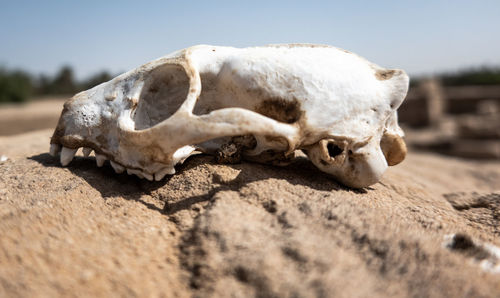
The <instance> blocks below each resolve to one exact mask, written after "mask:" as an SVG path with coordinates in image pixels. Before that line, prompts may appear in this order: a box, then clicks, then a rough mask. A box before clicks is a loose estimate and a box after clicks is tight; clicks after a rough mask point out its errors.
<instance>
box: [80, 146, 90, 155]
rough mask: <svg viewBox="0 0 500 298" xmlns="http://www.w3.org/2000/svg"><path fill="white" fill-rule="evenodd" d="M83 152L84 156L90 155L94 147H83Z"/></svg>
mask: <svg viewBox="0 0 500 298" xmlns="http://www.w3.org/2000/svg"><path fill="white" fill-rule="evenodd" d="M82 152H83V156H85V157H89V155H90V153H92V149H91V148H87V147H83V149H82Z"/></svg>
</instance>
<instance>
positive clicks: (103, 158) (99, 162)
mask: <svg viewBox="0 0 500 298" xmlns="http://www.w3.org/2000/svg"><path fill="white" fill-rule="evenodd" d="M106 159H107V158H106V156H105V155H102V154H96V155H95V161H96V164H97V166H98V167H102V166H103V165H104V162H105V161H106Z"/></svg>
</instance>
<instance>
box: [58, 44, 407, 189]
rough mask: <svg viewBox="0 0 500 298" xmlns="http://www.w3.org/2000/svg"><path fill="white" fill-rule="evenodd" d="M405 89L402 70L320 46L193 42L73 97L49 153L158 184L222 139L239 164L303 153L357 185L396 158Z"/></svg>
mask: <svg viewBox="0 0 500 298" xmlns="http://www.w3.org/2000/svg"><path fill="white" fill-rule="evenodd" d="M407 90H408V76H407V75H406V74H405V73H404V72H403V71H402V70H387V69H383V68H380V67H379V66H377V65H375V64H372V63H370V62H368V61H366V60H365V59H363V58H361V57H359V56H357V55H355V54H352V53H350V52H348V51H345V50H341V49H338V48H334V47H330V46H319V45H310V44H288V45H270V46H265V47H253V48H244V49H238V48H232V47H217V46H207V45H201V46H194V47H191V48H187V49H184V50H181V51H177V52H174V53H172V54H170V55H167V56H164V57H162V58H160V59H157V60H155V61H152V62H149V63H147V64H145V65H143V66H141V67H139V68H137V69H134V70H131V71H129V72H127V73H124V74H122V75H120V76H118V77H116V78H114V79H112V80H111V81H109V82H106V83H103V84H101V85H99V86H96V87H94V88H92V89H90V90H87V91H83V92H80V93H78V94H76V95H75V96H74V97H73V98H72V99H71V100H69V101H68V102H66V103H65V104H64V109H63V111H62V114H61V117H60V119H59V123H58V125H57V128H56V129H55V132H54V135H53V136H52V138H51V148H50V152H51V154H52V155H57V154H58V153H59V152H60V155H61V156H60V159H61V163H62V165H63V166H65V165H67V164H68V163H69V162H70V161H71V160H72V159H73V157H74V155H75V153H76V151H77V150H78V148H80V147H84V150H83V153H84V155H85V156H88V155H89V154H90V152H91V151H92V150H94V151H95V157H96V161H97V165H98V166H102V165H103V163H104V161H106V160H110V163H111V166H112V167H113V168H114V169H115V171H116V172H118V173H121V172H123V171H125V170H126V171H127V173H129V174H136V175H137V176H139V177H141V178H147V179H149V180H153V179H155V180H161V179H162V178H163V177H164V176H165V175H167V174H169V175H171V174H174V173H175V169H174V166H175V165H176V164H178V163H182V162H183V161H184V160H185V159H186V158H187V157H189V156H190V155H192V154H194V153H196V152H204V153H211V154H216V153H217V150H219V153H220V150H221V148H224V146H226V145H227V144H228V143H229V144H231V143H230V142H231V141H232V142H233V145H234V146H233V147H234V148H239V150H241V151H242V154H243V156H244V157H245V158H247V159H250V160H261V161H267V162H273V161H277V160H278V161H279V160H283V159H286V157H288V156H290V155H291V154H292V153H293V152H294V151H295V150H303V151H304V152H305V153H306V154H307V155H308V157H309V158H310V160H311V161H312V162H313V163H314V165H316V166H317V167H318V168H319V169H320V170H322V171H324V172H326V173H329V174H331V175H333V176H335V177H336V178H337V179H338V180H339V181H341V182H342V183H344V184H345V185H347V186H350V187H355V188H361V187H366V186H369V185H371V184H374V183H376V182H377V181H378V180H379V179H380V178H381V176H382V174H383V173H384V171H385V170H386V168H387V166H388V165H390V166H392V165H395V164H398V163H399V162H401V161H402V160H403V159H404V157H405V154H406V147H405V144H404V141H403V140H402V136H403V132H402V130H401V129H400V128H399V126H398V124H397V114H396V110H397V108H398V107H399V106H400V105H401V103H402V101H403V99H404V97H405V96H406V92H407ZM235 137H236V138H235ZM61 146H62V151H61ZM226 147H227V146H226ZM234 148H233V149H234Z"/></svg>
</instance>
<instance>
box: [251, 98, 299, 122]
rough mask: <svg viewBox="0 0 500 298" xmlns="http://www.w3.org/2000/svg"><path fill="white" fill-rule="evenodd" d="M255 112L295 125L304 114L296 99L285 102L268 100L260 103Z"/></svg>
mask: <svg viewBox="0 0 500 298" xmlns="http://www.w3.org/2000/svg"><path fill="white" fill-rule="evenodd" d="M256 112H257V113H259V114H262V115H264V116H266V117H269V118H272V119H274V120H276V121H279V122H284V123H295V122H297V121H299V120H300V118H301V117H302V115H303V114H304V112H303V111H302V110H301V109H300V103H299V102H298V101H297V100H296V99H293V100H285V99H282V98H270V99H266V100H264V101H262V103H260V104H259V106H258V107H257V108H256Z"/></svg>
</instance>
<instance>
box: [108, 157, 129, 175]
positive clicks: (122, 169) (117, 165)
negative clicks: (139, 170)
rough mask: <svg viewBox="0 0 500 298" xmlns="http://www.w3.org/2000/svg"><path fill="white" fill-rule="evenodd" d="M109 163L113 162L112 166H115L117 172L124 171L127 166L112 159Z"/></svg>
mask: <svg viewBox="0 0 500 298" xmlns="http://www.w3.org/2000/svg"><path fill="white" fill-rule="evenodd" d="M109 163H110V164H111V166H112V167H113V169H114V170H115V172H116V173H117V174H121V173H123V171H125V168H124V167H123V166H122V165H120V164H118V163H116V162H114V161H112V160H110V161H109Z"/></svg>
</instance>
